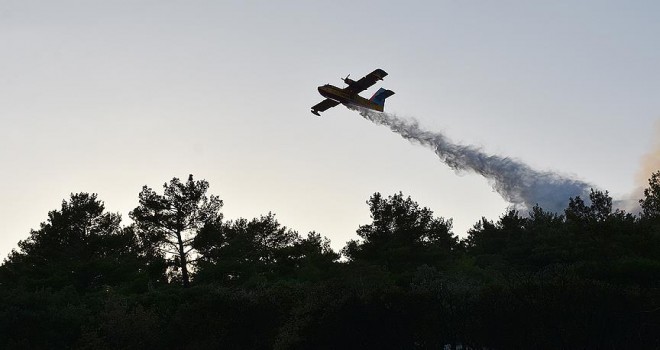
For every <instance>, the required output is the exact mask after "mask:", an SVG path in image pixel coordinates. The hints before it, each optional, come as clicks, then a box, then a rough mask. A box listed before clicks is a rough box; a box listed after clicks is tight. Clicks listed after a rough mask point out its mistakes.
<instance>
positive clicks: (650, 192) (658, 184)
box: [639, 170, 660, 219]
mask: <svg viewBox="0 0 660 350" xmlns="http://www.w3.org/2000/svg"><path fill="white" fill-rule="evenodd" d="M639 204H640V206H641V207H642V216H643V217H645V218H649V219H653V218H654V219H660V170H659V171H656V172H654V173H653V174H651V178H650V179H649V187H647V188H645V189H644V198H643V199H640V201H639Z"/></svg>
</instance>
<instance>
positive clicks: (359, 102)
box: [319, 84, 383, 112]
mask: <svg viewBox="0 0 660 350" xmlns="http://www.w3.org/2000/svg"><path fill="white" fill-rule="evenodd" d="M319 93H320V94H321V95H322V96H323V97H325V98H329V99H331V100H335V101H337V102H339V103H341V104H344V105H356V106H360V107H364V108H369V109H373V110H376V111H379V112H382V111H383V106H381V105H378V104H376V103H374V102H371V101H369V100H367V99H366V98H364V97H362V96H360V95H358V94H355V93H350V92H347V91H345V90H344V89H341V88H338V87H336V86H333V85H330V84H326V85H323V86H319Z"/></svg>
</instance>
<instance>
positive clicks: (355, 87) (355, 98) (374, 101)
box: [312, 68, 394, 117]
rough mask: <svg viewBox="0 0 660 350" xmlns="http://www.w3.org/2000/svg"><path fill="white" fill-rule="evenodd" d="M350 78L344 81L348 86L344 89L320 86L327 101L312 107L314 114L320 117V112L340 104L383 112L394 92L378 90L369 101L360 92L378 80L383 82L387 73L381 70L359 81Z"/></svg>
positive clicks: (320, 90) (321, 92) (327, 85)
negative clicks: (386, 102)
mask: <svg viewBox="0 0 660 350" xmlns="http://www.w3.org/2000/svg"><path fill="white" fill-rule="evenodd" d="M349 76H350V74H349V75H347V76H346V78H343V79H342V80H343V81H344V83H346V84H347V85H348V86H347V87H345V88H343V89H341V88H338V87H336V86H333V85H330V84H325V85H323V86H319V93H320V94H321V95H322V96H323V97H325V100H323V101H321V102H319V103H318V104H316V105H314V106H312V113H313V114H315V115H317V116H319V117H320V116H321V115H320V114H319V112H323V111H325V110H327V109H329V108H332V107H334V106H337V105H338V104H340V103H341V104H343V105H345V106H348V105H354V106H360V107H364V108H369V109H373V110H376V111H379V112H382V111H383V107H384V106H385V99H386V98H388V97H390V96H392V95H394V91H392V90H385V89H383V88H380V89H378V91H376V93H375V94H374V95H373V96H372V97H371V98H370V99H368V100H367V99H366V98H364V97H361V96H359V95H358V94H359V93H360V92H362V91H364V90H366V89H368V88H369V87H371V86H372V85H374V84H376V82H377V81H378V80H383V78H385V76H387V73H385V71H384V70H382V69H380V68H379V69H376V70H375V71H373V72H371V73H369V74H367V75H366V76H364V77H362V78H361V79H359V80H358V81H355V80H352V79H350V78H349Z"/></svg>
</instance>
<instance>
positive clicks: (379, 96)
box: [369, 88, 394, 112]
mask: <svg viewBox="0 0 660 350" xmlns="http://www.w3.org/2000/svg"><path fill="white" fill-rule="evenodd" d="M392 95H394V91H392V90H386V89H383V88H380V89H378V91H376V93H375V94H374V95H373V96H371V98H370V99H369V101H371V102H373V103H375V104H377V105H378V107H380V108H379V110H380V111H381V112H382V111H383V107H385V99H386V98H388V97H390V96H392Z"/></svg>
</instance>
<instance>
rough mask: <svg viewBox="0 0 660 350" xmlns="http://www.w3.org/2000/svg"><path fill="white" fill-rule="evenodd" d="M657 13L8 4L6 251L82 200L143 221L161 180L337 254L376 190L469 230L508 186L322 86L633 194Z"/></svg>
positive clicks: (655, 81)
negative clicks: (451, 160)
mask: <svg viewBox="0 0 660 350" xmlns="http://www.w3.org/2000/svg"><path fill="white" fill-rule="evenodd" d="M658 38H660V2H658V1H624V0H622V1H595V0H594V1H579V0H563V1H556V0H553V1H550V0H548V1H528V0H525V1H522V0H521V1H486V0H483V1H405V2H404V1H398V2H394V1H359V2H358V1H323V2H321V1H309V0H307V1H164V0H158V1H146V0H145V1H141V0H131V1H127V0H124V1H119V0H117V1H107V0H104V1H101V0H98V1H96V0H85V1H83V0H78V1H49V0H43V1H30V0H16V1H11V0H0V50H1V51H0V121H1V122H2V127H1V128H0V164H2V171H1V172H0V193H1V194H2V196H1V197H0V234H1V236H0V237H1V239H0V256H2V257H5V256H6V255H7V253H9V251H10V250H11V249H12V248H15V247H16V243H17V242H18V241H19V240H21V239H25V238H27V237H28V234H29V231H30V229H36V228H38V227H39V223H40V222H43V221H46V219H47V213H48V211H50V210H53V209H59V207H60V203H61V201H62V200H63V199H67V198H68V197H69V194H70V193H72V192H92V193H98V195H99V198H100V199H101V200H103V201H104V202H105V204H106V208H107V209H108V210H109V211H112V212H118V213H120V214H121V215H122V217H123V219H124V224H128V223H129V219H128V212H129V211H130V210H131V209H133V208H135V207H136V206H137V204H138V197H137V196H138V193H139V192H140V190H141V188H142V186H143V185H148V186H150V187H152V188H154V189H156V190H158V191H161V190H162V184H163V183H165V182H167V181H169V180H170V179H171V178H172V177H179V178H181V179H186V178H187V176H188V174H191V173H192V174H194V175H195V178H196V179H206V180H207V181H209V183H210V191H209V192H210V193H211V194H216V195H218V196H220V198H222V199H223V200H224V201H225V206H224V208H223V213H224V215H225V217H226V218H228V219H234V218H238V217H245V218H252V217H255V216H258V215H260V214H265V213H267V212H268V211H272V212H274V213H275V214H276V215H277V218H278V220H279V221H280V222H281V223H282V224H284V225H286V226H287V227H290V228H293V229H295V230H298V231H299V232H301V234H305V233H306V232H307V231H310V230H316V231H317V232H319V233H321V234H322V235H325V236H327V237H328V238H330V240H331V241H332V246H333V247H334V248H336V249H339V248H341V247H343V246H344V244H345V242H346V241H348V240H349V239H353V238H356V237H357V236H356V234H355V230H356V229H357V228H358V226H359V225H362V224H366V223H369V222H370V218H369V211H368V206H367V205H366V203H365V202H366V200H367V199H368V198H369V196H371V195H372V194H373V193H374V192H376V191H378V192H381V193H383V194H384V195H390V194H393V193H396V192H398V191H402V192H403V193H404V194H406V195H410V196H412V198H413V199H414V200H416V201H417V202H419V203H420V205H423V206H427V207H429V208H431V209H432V210H433V211H434V212H435V214H436V215H437V216H443V217H446V218H453V219H454V226H455V228H454V232H455V233H457V234H458V235H460V236H462V237H463V236H465V234H466V231H467V229H468V228H469V227H471V226H472V225H473V224H474V223H475V222H476V221H477V220H479V218H481V217H482V216H485V217H487V218H490V219H497V218H498V217H499V216H500V215H501V214H502V213H503V212H504V211H505V210H506V208H507V205H508V204H507V203H506V202H504V201H503V200H502V199H501V198H500V197H499V195H498V194H497V193H495V192H494V191H493V190H492V189H491V187H490V185H489V183H488V182H487V181H486V180H485V179H483V178H481V177H479V176H477V175H472V174H462V175H457V174H456V173H454V172H453V171H451V170H450V169H449V168H448V167H447V166H446V165H444V164H442V163H441V162H440V161H438V160H437V158H436V156H435V155H434V154H433V152H432V151H430V150H428V149H426V148H423V147H420V146H417V145H412V144H410V143H408V142H407V141H405V140H403V139H402V138H401V137H400V136H398V135H396V134H393V133H392V132H391V131H389V130H388V129H386V128H384V127H382V126H376V125H374V124H372V123H370V122H368V121H366V120H364V119H362V118H361V117H360V116H359V115H358V114H356V113H355V112H351V111H349V110H348V109H346V108H344V107H343V106H338V107H335V108H333V109H331V110H328V111H327V112H325V113H323V114H322V115H323V116H322V117H321V118H318V117H316V116H314V115H312V114H311V113H310V112H309V109H310V107H311V106H312V105H314V104H316V103H317V102H319V101H321V100H322V97H321V96H320V95H319V94H318V92H317V90H316V88H317V86H319V85H322V84H325V83H331V84H334V85H336V86H340V87H343V86H344V85H343V82H342V81H341V80H339V77H340V76H346V74H349V73H350V74H351V77H352V78H359V77H361V76H362V75H364V74H367V73H369V72H371V71H372V70H373V69H375V68H382V69H384V70H385V71H387V72H388V73H389V76H388V77H387V78H385V80H384V81H382V82H379V84H377V85H376V86H375V87H373V88H372V89H370V90H368V91H366V92H364V93H363V94H362V95H363V96H366V97H369V96H370V94H371V93H373V91H375V90H376V89H377V88H378V87H381V86H382V87H385V88H388V89H391V90H394V91H395V92H396V95H394V96H392V97H390V98H389V99H388V100H387V103H386V106H385V109H386V111H389V112H393V113H396V114H397V115H399V116H404V117H411V118H416V119H417V120H418V121H419V122H420V123H421V124H422V125H423V126H424V127H426V128H428V129H429V130H432V131H441V132H444V133H446V134H447V135H448V136H449V137H450V138H451V139H453V140H454V141H457V142H461V143H465V144H477V145H480V146H482V147H483V149H484V150H485V151H486V152H491V153H495V154H499V155H503V156H510V157H514V158H516V159H518V160H521V161H524V162H526V163H528V164H530V165H531V166H532V167H534V168H536V169H540V170H556V171H558V172H560V173H563V174H568V175H571V176H575V177H577V178H579V179H581V180H584V181H588V182H590V183H593V184H594V185H596V186H598V187H599V188H601V189H606V190H609V191H610V192H611V193H612V194H613V195H614V196H615V197H616V196H623V195H626V194H627V193H629V192H630V191H632V190H633V188H634V187H635V182H634V181H635V175H636V173H637V171H638V169H639V167H640V159H642V157H643V156H644V154H646V153H647V152H648V151H649V150H650V148H652V146H653V144H654V142H655V138H656V135H654V130H653V129H654V125H655V124H656V122H657V121H658V120H660V64H658V62H660V44H659V41H658Z"/></svg>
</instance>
